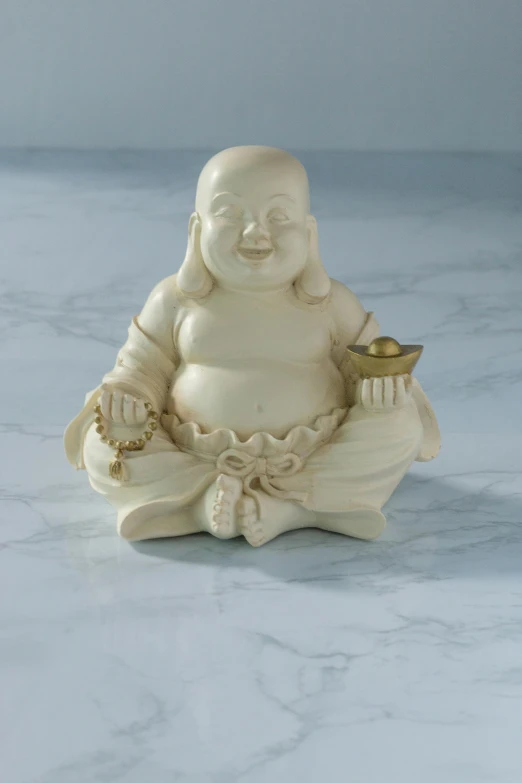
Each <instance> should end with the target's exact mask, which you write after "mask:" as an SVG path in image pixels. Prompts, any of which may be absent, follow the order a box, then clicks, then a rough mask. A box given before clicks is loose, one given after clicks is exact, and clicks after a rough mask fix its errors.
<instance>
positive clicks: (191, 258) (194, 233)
mask: <svg viewBox="0 0 522 783" xmlns="http://www.w3.org/2000/svg"><path fill="white" fill-rule="evenodd" d="M200 235H201V223H200V220H199V215H198V213H197V212H193V213H192V215H191V216H190V220H189V236H188V244H187V252H186V255H185V260H184V261H183V263H182V265H181V268H180V270H179V272H178V275H177V277H176V283H177V286H178V288H179V290H180V291H181V293H182V294H184V296H188V297H189V298H190V299H202V298H203V297H204V296H207V294H209V293H210V292H211V291H212V288H213V285H214V281H213V279H212V276H211V274H210V272H209V271H208V269H207V267H206V266H205V262H204V261H203V256H202V255H201V245H200Z"/></svg>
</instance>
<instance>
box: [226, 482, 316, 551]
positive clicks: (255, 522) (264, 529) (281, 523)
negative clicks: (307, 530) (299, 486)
mask: <svg viewBox="0 0 522 783" xmlns="http://www.w3.org/2000/svg"><path fill="white" fill-rule="evenodd" d="M258 497H259V501H260V506H261V514H260V515H258V510H257V507H256V503H255V501H254V499H253V498H251V497H249V496H248V495H243V497H242V498H241V500H240V501H239V503H238V505H237V513H238V526H239V530H240V532H241V533H242V534H243V535H244V537H245V538H246V540H247V541H248V543H249V544H251V546H256V547H257V546H263V544H267V543H268V542H269V541H272V539H273V538H277V536H280V535H281V534H282V533H288V532H289V531H290V530H297V529H299V528H302V527H311V526H312V525H313V524H314V522H315V514H314V513H313V512H311V511H308V510H307V509H305V508H303V507H302V506H299V505H298V504H297V503H293V502H292V501H291V500H279V499H278V498H273V497H270V496H269V495H266V494H265V493H264V492H260V493H259V495H258Z"/></svg>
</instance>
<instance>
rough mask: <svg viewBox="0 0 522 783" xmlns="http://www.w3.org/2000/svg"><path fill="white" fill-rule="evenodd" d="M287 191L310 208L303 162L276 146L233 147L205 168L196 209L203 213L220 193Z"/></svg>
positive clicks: (199, 186)
mask: <svg viewBox="0 0 522 783" xmlns="http://www.w3.org/2000/svg"><path fill="white" fill-rule="evenodd" d="M254 191H255V192H256V194H257V195H261V193H262V194H263V195H265V196H266V197H270V196H273V195H275V194H277V193H280V194H284V195H286V196H288V197H289V198H292V199H294V200H296V201H298V202H299V203H300V204H302V205H303V206H304V208H305V210H306V212H308V211H309V209H310V196H309V188H308V177H307V175H306V171H305V168H304V166H303V165H302V163H300V162H299V161H298V160H297V158H294V156H293V155H290V153H289V152H285V150H280V149H277V148H276V147H255V146H249V147H230V149H226V150H223V151H222V152H219V153H218V154H217V155H214V157H213V158H211V159H210V160H209V161H208V163H207V164H206V165H205V167H204V168H203V170H202V172H201V174H200V177H199V180H198V187H197V193H196V211H197V212H198V213H200V214H204V213H205V212H206V211H207V210H208V209H209V208H210V204H211V202H212V199H213V198H214V197H215V196H216V195H217V194H219V193H222V192H232V193H239V194H240V195H243V194H245V195H246V194H247V193H249V192H254Z"/></svg>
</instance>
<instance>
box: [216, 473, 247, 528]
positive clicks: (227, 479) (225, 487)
mask: <svg viewBox="0 0 522 783" xmlns="http://www.w3.org/2000/svg"><path fill="white" fill-rule="evenodd" d="M215 486H216V493H215V497H214V501H213V503H212V506H211V508H210V509H209V510H208V522H209V532H210V533H212V534H213V535H214V536H217V537H218V538H232V536H236V535H237V525H236V506H237V504H238V501H239V499H240V497H241V493H242V492H243V483H242V482H241V480H240V479H238V478H235V477H234V476H226V475H225V474H224V473H222V474H221V475H220V476H218V477H217V479H216V485H215Z"/></svg>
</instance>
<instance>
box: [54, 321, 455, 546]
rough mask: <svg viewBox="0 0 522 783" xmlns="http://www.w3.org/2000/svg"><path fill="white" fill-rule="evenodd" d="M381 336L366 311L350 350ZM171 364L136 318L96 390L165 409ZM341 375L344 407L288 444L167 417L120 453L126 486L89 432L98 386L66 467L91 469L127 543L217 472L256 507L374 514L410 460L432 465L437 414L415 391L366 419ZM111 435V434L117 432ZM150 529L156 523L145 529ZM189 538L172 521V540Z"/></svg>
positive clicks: (121, 430)
mask: <svg viewBox="0 0 522 783" xmlns="http://www.w3.org/2000/svg"><path fill="white" fill-rule="evenodd" d="M378 334H379V328H378V325H377V322H376V320H375V318H374V317H373V315H372V314H369V315H368V317H367V320H366V323H365V325H364V328H363V329H362V332H361V333H360V334H359V335H357V336H356V337H355V339H354V340H353V342H354V343H358V344H361V345H368V344H369V343H370V342H371V341H372V340H373V339H374V338H375V337H377V336H378ZM341 365H342V366H341ZM176 366H177V357H176V356H175V355H167V354H166V353H165V351H164V350H163V349H162V348H160V347H159V345H158V344H157V343H156V342H155V341H154V340H153V339H151V337H150V336H148V335H147V334H146V333H145V332H144V331H143V330H142V329H141V327H140V324H139V319H138V318H135V319H133V322H132V324H131V326H130V328H129V336H128V340H127V342H126V343H125V345H124V346H123V348H122V349H121V350H120V352H119V354H118V359H117V362H116V365H115V367H114V368H113V370H111V371H110V372H109V373H108V374H107V375H106V376H105V377H104V378H103V381H102V383H103V384H107V385H109V386H118V387H120V388H123V389H127V390H128V391H130V392H131V393H133V394H134V395H136V396H140V397H143V398H145V399H147V400H149V401H150V402H151V403H152V405H153V407H154V408H155V410H157V411H159V412H161V411H165V408H166V398H167V393H168V390H169V387H170V384H171V383H172V381H173V378H174V376H175V372H176ZM340 369H341V371H342V373H343V375H344V377H345V380H346V383H347V406H346V408H338V409H335V410H333V411H331V412H330V414H329V415H325V416H319V417H318V418H317V420H316V421H315V423H314V424H313V425H312V426H297V427H293V428H292V429H291V430H290V431H289V432H288V434H287V435H286V437H284V438H275V437H273V436H272V435H270V434H269V433H266V432H265V433H263V432H260V433H255V434H254V435H252V436H251V437H250V438H249V439H248V440H247V441H241V440H240V439H239V438H238V436H237V435H236V434H235V433H234V432H233V431H232V430H227V429H219V430H215V431H213V432H210V433H203V432H201V430H200V428H199V426H198V424H197V422H188V423H187V422H185V423H181V422H180V421H179V420H178V418H177V417H176V415H175V414H168V413H166V412H164V413H163V414H162V415H161V416H160V427H159V428H158V430H157V431H156V432H155V434H154V437H153V438H152V440H151V441H148V442H147V444H146V446H145V449H144V450H143V451H137V452H128V453H126V456H125V464H126V470H127V474H128V475H127V480H126V481H124V482H120V481H117V480H115V479H112V478H111V477H110V476H109V471H108V466H109V463H110V462H111V461H112V459H113V458H114V449H112V448H111V447H109V446H108V445H107V443H104V442H102V441H101V440H100V436H99V435H98V434H97V433H96V431H95V424H94V421H93V420H94V406H95V405H96V403H97V401H98V398H99V396H100V392H101V386H100V387H98V388H97V389H95V390H94V391H92V392H90V393H89V394H88V395H87V397H86V400H85V405H84V408H83V410H82V411H81V412H80V414H79V415H78V416H77V417H76V418H75V419H74V420H73V421H72V422H71V424H70V425H69V427H68V428H67V430H66V433H65V449H66V454H67V457H68V459H69V461H70V462H71V463H72V464H73V465H74V466H75V467H76V468H78V469H81V468H84V469H86V470H87V473H88V475H89V480H90V483H91V485H92V487H93V488H94V489H95V490H96V491H97V492H99V493H100V494H102V495H103V496H105V498H106V499H107V500H108V501H109V502H110V503H111V504H112V505H113V506H114V507H115V508H116V509H117V511H118V531H119V533H120V535H121V536H123V537H124V538H130V539H135V538H136V537H137V536H136V530H137V529H139V538H142V539H144V538H147V537H149V536H148V535H147V521H148V520H153V519H154V518H155V517H158V516H165V515H173V519H174V518H175V515H176V514H177V513H178V512H182V511H183V510H184V509H187V508H189V507H190V505H191V504H193V503H194V502H195V501H196V500H197V499H198V498H199V497H200V496H201V495H202V493H203V492H204V491H205V490H206V489H207V487H209V486H210V485H211V484H212V482H213V481H215V479H216V478H217V477H218V476H219V475H220V474H221V473H225V474H227V475H232V476H237V477H239V478H241V480H242V481H243V489H244V492H245V493H246V494H249V495H251V496H252V497H254V498H255V499H256V500H258V499H259V493H263V492H266V493H267V494H269V495H272V496H273V497H276V498H280V499H281V500H285V501H287V502H294V503H298V504H301V505H302V506H303V507H305V508H306V509H308V510H309V511H312V512H317V513H318V514H324V513H329V512H332V513H338V512H343V511H354V510H358V509H361V510H367V509H371V510H377V511H378V510H380V509H381V507H382V505H383V504H384V503H385V502H386V501H387V500H388V498H389V497H390V495H391V494H392V492H393V491H394V489H395V488H396V486H397V484H398V483H399V482H400V480H401V479H402V477H403V476H404V474H405V472H406V471H407V469H408V468H409V466H410V465H411V463H412V462H413V460H419V461H426V460H429V459H432V458H433V457H434V456H435V455H436V454H437V452H438V450H439V447H440V435H439V431H438V427H437V422H436V419H435V415H434V413H433V410H432V408H431V406H430V404H429V402H428V400H427V398H426V395H425V394H424V392H423V390H422V388H421V386H420V384H419V383H418V381H417V380H416V379H414V380H413V398H412V400H411V402H410V403H409V404H408V405H407V406H405V407H404V408H402V409H399V410H393V411H385V412H378V413H375V412H368V411H366V410H364V409H363V408H362V407H361V406H360V405H358V404H352V405H351V407H350V406H349V404H348V403H349V402H350V401H351V402H353V401H354V385H355V383H356V377H355V376H354V374H353V373H352V371H351V367H350V366H349V361H348V359H347V358H346V356H343V358H342V360H341V361H340ZM142 429H143V428H142V427H139V428H135V429H131V428H127V427H118V426H116V425H111V436H113V437H115V438H118V439H122V440H127V439H133V438H136V437H138V436H139V434H140V432H141V430H142ZM113 433H114V434H113ZM151 529H152V526H151ZM185 532H187V529H186V526H183V525H181V524H180V526H179V529H177V528H176V526H175V524H174V526H173V529H172V533H171V534H172V535H180V534H183V533H185Z"/></svg>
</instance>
